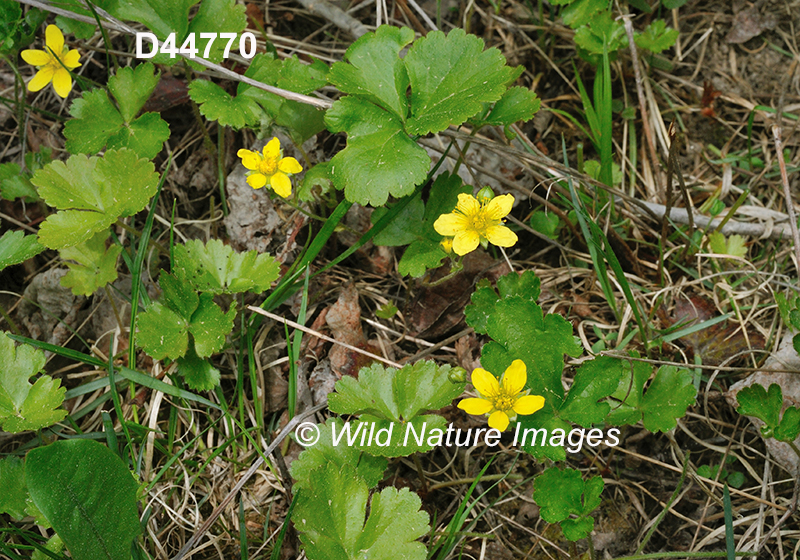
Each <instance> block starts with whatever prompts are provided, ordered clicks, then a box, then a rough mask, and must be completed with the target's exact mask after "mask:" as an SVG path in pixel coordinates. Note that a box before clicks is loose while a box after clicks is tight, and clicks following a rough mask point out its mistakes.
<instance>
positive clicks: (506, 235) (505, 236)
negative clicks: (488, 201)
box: [485, 226, 519, 247]
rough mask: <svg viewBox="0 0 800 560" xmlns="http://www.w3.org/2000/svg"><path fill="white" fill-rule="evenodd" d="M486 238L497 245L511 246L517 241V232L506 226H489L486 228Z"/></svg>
mask: <svg viewBox="0 0 800 560" xmlns="http://www.w3.org/2000/svg"><path fill="white" fill-rule="evenodd" d="M485 235H486V239H488V240H489V243H491V244H492V245H497V246H498V247H513V246H514V245H515V244H516V242H517V241H518V239H519V238H518V237H517V234H516V233H514V232H513V231H511V230H510V229H508V228H507V227H506V226H490V227H488V228H486V234H485Z"/></svg>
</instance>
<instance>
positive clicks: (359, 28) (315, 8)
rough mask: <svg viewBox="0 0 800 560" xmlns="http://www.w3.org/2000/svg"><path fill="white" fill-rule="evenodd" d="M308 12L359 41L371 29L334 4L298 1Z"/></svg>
mask: <svg viewBox="0 0 800 560" xmlns="http://www.w3.org/2000/svg"><path fill="white" fill-rule="evenodd" d="M297 1H298V2H299V3H300V4H301V5H302V6H303V7H304V8H305V9H306V10H308V11H309V12H311V13H312V14H316V15H318V16H319V17H321V18H324V19H327V20H328V21H330V22H331V23H332V24H333V25H335V26H336V27H338V28H340V29H344V30H345V31H347V32H348V33H350V34H351V35H352V36H353V37H355V38H356V39H358V38H359V37H361V36H362V35H365V34H367V33H369V29H367V27H366V26H365V25H364V24H363V23H361V22H360V21H358V20H357V19H356V18H354V17H353V16H351V15H349V14H347V13H345V12H343V11H342V10H340V9H339V8H337V7H336V6H334V5H333V4H331V3H329V2H326V1H325V0H297Z"/></svg>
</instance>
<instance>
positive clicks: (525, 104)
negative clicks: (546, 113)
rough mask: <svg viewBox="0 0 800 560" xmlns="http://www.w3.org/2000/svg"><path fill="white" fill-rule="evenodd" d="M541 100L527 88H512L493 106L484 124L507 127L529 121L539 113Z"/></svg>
mask: <svg viewBox="0 0 800 560" xmlns="http://www.w3.org/2000/svg"><path fill="white" fill-rule="evenodd" d="M541 105H542V100H541V99H539V97H538V96H537V95H536V93H534V92H533V91H531V90H529V89H528V88H524V87H512V88H509V89H508V91H506V92H505V93H504V94H503V97H501V98H500V100H499V101H498V102H497V103H495V104H494V107H492V110H491V112H490V113H489V116H487V117H486V119H485V121H484V122H486V124H491V125H495V126H509V125H512V124H514V123H515V122H518V121H529V120H531V119H532V118H533V116H534V115H535V114H536V113H537V112H538V111H539V108H540V107H541Z"/></svg>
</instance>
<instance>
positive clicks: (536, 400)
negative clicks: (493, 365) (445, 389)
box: [458, 360, 544, 432]
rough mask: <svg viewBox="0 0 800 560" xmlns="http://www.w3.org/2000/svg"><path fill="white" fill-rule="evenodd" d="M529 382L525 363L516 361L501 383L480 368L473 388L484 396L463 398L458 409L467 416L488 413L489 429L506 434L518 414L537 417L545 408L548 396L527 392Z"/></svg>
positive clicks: (473, 378)
mask: <svg viewBox="0 0 800 560" xmlns="http://www.w3.org/2000/svg"><path fill="white" fill-rule="evenodd" d="M527 380H528V370H527V369H526V367H525V362H523V361H522V360H514V361H513V362H512V363H511V365H510V366H508V369H506V371H505V373H504V374H503V377H502V379H501V380H500V381H499V382H498V381H497V378H496V377H495V376H494V375H492V374H491V373H489V372H488V371H486V370H485V369H481V368H476V369H475V370H474V371H473V372H472V386H473V387H475V390H476V391H478V393H480V395H481V396H480V398H469V399H462V401H461V402H460V403H458V408H460V409H461V410H463V411H465V412H466V413H467V414H474V415H483V414H488V415H489V427H490V428H496V429H498V430H500V431H501V432H502V431H505V429H506V428H508V424H509V422H511V420H515V419H516V418H517V414H521V415H523V416H525V415H528V414H533V413H534V412H536V411H537V410H539V409H540V408H542V407H543V406H544V397H540V396H539V395H529V394H528V391H524V392H523V389H524V388H525V382H526V381H527Z"/></svg>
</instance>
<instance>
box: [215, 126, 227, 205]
mask: <svg viewBox="0 0 800 560" xmlns="http://www.w3.org/2000/svg"><path fill="white" fill-rule="evenodd" d="M225 130H227V128H226V127H224V126H222V125H221V124H217V177H218V178H219V200H220V203H221V204H222V215H223V216H227V215H228V199H227V198H226V196H225Z"/></svg>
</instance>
